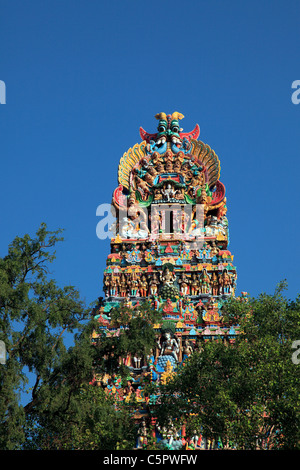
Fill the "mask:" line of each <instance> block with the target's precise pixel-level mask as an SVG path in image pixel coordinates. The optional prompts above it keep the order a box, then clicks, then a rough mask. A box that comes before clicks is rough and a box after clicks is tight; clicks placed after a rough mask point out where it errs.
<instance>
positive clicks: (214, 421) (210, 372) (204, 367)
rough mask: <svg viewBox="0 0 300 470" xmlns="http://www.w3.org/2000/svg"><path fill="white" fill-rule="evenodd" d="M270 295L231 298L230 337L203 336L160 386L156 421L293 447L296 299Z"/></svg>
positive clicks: (299, 435) (239, 444) (249, 443)
mask: <svg viewBox="0 0 300 470" xmlns="http://www.w3.org/2000/svg"><path fill="white" fill-rule="evenodd" d="M284 288H285V284H284V283H281V284H280V285H279V286H278V288H277V289H276V291H275V293H274V295H267V294H261V295H260V296H259V297H258V298H257V299H249V300H248V302H245V301H241V300H240V299H235V298H231V299H230V300H229V301H228V302H227V304H226V306H225V309H226V314H225V316H224V321H225V322H229V323H231V324H234V325H237V324H238V325H239V328H240V334H239V335H238V337H237V339H236V340H235V342H234V343H233V344H228V343H226V342H225V341H222V340H214V341H211V342H207V343H204V344H203V347H202V350H201V351H200V352H195V353H194V354H193V355H192V356H191V357H190V359H189V360H188V361H187V363H186V365H185V366H184V367H183V368H182V369H180V370H179V372H178V373H177V374H176V375H175V378H174V379H173V380H172V381H169V382H168V383H167V384H166V385H165V386H161V389H160V402H161V405H160V406H159V407H158V408H157V410H156V411H157V416H158V420H159V422H162V423H163V422H166V420H168V419H170V418H172V419H176V420H177V421H179V422H182V423H185V424H186V426H187V429H188V431H190V432H191V431H192V430H194V429H198V431H201V432H202V434H203V435H204V436H206V437H208V438H209V439H211V440H213V441H214V442H215V443H219V446H221V447H223V448H228V447H234V448H236V449H299V448H300V432H299V429H300V426H299V424H300V414H299V409H300V408H299V405H300V398H299V389H300V388H299V385H300V369H299V365H297V364H295V363H294V362H293V361H292V353H293V350H292V344H293V342H294V341H295V340H298V339H299V338H300V299H299V297H298V298H297V299H296V300H295V301H290V300H287V299H286V298H285V297H284V296H283V289H284Z"/></svg>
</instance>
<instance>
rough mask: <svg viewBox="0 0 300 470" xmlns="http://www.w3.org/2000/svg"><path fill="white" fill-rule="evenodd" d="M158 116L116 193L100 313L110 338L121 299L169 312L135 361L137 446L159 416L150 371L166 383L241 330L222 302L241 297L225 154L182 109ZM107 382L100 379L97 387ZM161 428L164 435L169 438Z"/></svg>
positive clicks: (125, 160) (119, 391)
mask: <svg viewBox="0 0 300 470" xmlns="http://www.w3.org/2000/svg"><path fill="white" fill-rule="evenodd" d="M155 118H156V119H157V121H158V126H157V132H156V133H152V134H149V133H148V132H146V131H145V130H144V129H143V128H142V127H141V128H140V137H141V139H142V141H141V143H137V144H135V145H134V146H133V147H132V148H130V149H129V150H128V151H126V152H125V153H124V154H123V156H122V157H121V159H120V163H119V168H118V186H117V188H116V189H115V190H114V192H113V197H112V210H113V212H115V215H116V223H115V225H114V227H112V231H113V236H112V238H111V252H110V254H109V255H108V257H107V267H106V269H105V271H104V282H103V289H104V294H105V296H104V299H103V300H102V302H101V305H99V307H97V309H96V310H95V318H96V319H97V321H98V322H99V326H100V327H101V331H102V332H103V331H104V332H105V334H106V335H107V336H118V335H119V334H120V328H116V327H115V325H114V324H112V322H111V318H110V312H111V310H112V309H113V308H115V307H116V306H117V305H120V303H123V304H126V305H128V308H131V309H133V311H134V308H135V306H137V305H141V304H142V303H143V302H150V303H151V305H152V306H153V308H154V309H156V310H159V311H160V312H161V314H162V319H163V320H162V322H161V323H160V324H155V325H153V327H154V329H155V331H156V333H157V345H156V350H155V351H153V355H152V356H151V357H135V356H133V357H131V355H128V357H127V358H126V365H127V366H128V370H129V374H130V383H131V385H130V386H131V393H133V394H136V397H137V400H138V401H139V402H140V403H141V409H143V411H141V414H140V420H141V430H140V433H139V437H138V438H137V448H139V447H140V448H141V447H142V446H145V443H146V435H147V419H150V418H149V414H147V406H148V405H149V401H150V403H151V397H150V399H149V397H144V396H143V377H144V375H145V374H147V376H148V377H149V371H150V372H151V380H152V381H155V382H156V383H158V384H159V382H160V381H163V380H165V379H166V377H167V376H168V374H172V373H176V369H177V367H178V366H179V365H181V364H182V363H183V362H184V360H185V358H186V357H187V356H189V355H190V354H193V351H194V349H195V348H196V347H197V345H199V344H201V342H205V341H210V340H212V339H213V338H215V337H216V336H218V337H221V338H222V339H225V338H226V340H227V341H228V342H231V341H234V338H235V336H236V334H238V331H237V329H235V328H233V327H230V328H229V327H226V325H224V324H223V322H222V306H223V303H224V301H225V300H226V298H227V297H228V296H230V295H235V288H236V279H237V274H236V268H235V267H234V265H233V255H232V254H231V252H230V251H229V249H228V247H229V228H228V220H227V217H226V213H227V201H226V196H225V186H224V184H223V183H222V182H221V181H220V179H219V178H220V161H219V158H218V156H217V155H216V154H215V152H214V151H213V150H212V149H211V148H210V147H209V146H208V145H207V144H205V143H203V142H202V141H200V140H198V137H199V134H200V128H199V126H198V124H197V125H196V126H195V128H194V130H192V131H191V132H183V129H182V128H181V127H180V121H181V120H182V119H183V118H184V116H183V115H182V114H181V113H179V112H173V114H168V115H167V114H165V113H159V114H157V115H156V116H155ZM124 327H126V325H124ZM93 340H94V341H96V340H97V334H96V333H95V334H94V338H93ZM99 380H100V379H99V378H97V377H95V379H94V382H93V383H97V381H98V383H99ZM101 380H102V382H101V384H102V386H103V384H104V386H105V387H106V389H107V393H113V394H115V395H116V396H117V398H118V399H119V400H124V399H126V396H127V393H125V386H123V384H122V381H121V380H114V381H112V380H110V378H109V377H106V378H105V379H103V377H102V378H101ZM143 418H144V419H143ZM159 432H160V431H159V429H157V430H156V434H157V435H159V436H160V439H162V440H163V439H167V437H165V436H163V433H161V434H159ZM176 442H177V443H178V447H176ZM180 442H181V441H180V439H179V440H177V441H176V439H174V440H173V447H171V448H174V449H176V448H180Z"/></svg>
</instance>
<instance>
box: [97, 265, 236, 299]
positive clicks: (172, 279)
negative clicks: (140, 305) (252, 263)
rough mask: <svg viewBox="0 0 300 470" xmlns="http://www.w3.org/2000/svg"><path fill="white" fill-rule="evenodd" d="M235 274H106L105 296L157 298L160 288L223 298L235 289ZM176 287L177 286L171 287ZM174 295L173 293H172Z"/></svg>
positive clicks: (160, 272)
mask: <svg viewBox="0 0 300 470" xmlns="http://www.w3.org/2000/svg"><path fill="white" fill-rule="evenodd" d="M235 281H236V275H235V273H231V272H228V271H227V269H224V270H223V271H222V272H221V273H218V272H216V271H213V272H212V273H211V274H209V273H208V272H207V270H206V269H203V270H202V271H201V272H200V273H198V272H193V273H191V275H188V274H186V273H185V272H183V273H182V274H181V275H180V277H178V278H177V276H176V274H175V273H174V271H171V270H170V269H169V268H165V269H164V270H163V271H157V272H154V273H151V274H145V273H138V272H136V271H132V272H131V273H124V272H123V273H121V274H115V273H106V274H105V276H104V291H105V295H106V297H127V296H128V295H129V296H133V297H148V296H157V295H159V293H160V287H161V288H163V287H174V288H175V289H178V294H179V293H181V294H182V295H192V296H198V295H201V294H211V295H213V296H216V295H224V294H231V293H232V290H233V289H234V287H235ZM174 283H177V284H178V287H177V286H176V284H175V286H174ZM174 292H176V291H174Z"/></svg>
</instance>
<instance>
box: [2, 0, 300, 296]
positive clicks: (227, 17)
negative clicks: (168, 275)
mask: <svg viewBox="0 0 300 470" xmlns="http://www.w3.org/2000/svg"><path fill="white" fill-rule="evenodd" d="M299 19H300V3H299V1H293V0H289V1H288V2H287V1H276V0H274V1H262V0H261V1H257V0H254V1H251V2H245V1H235V0H230V1H221V0H220V1H215V0H210V1H202V0H198V1H191V0H185V1H183V0H182V1H178V0H172V1H168V0H166V1H156V0H154V1H151V2H146V1H142V0H127V1H126V0H123V1H120V0H118V1H113V0H111V1H99V0H97V1H93V0H89V1H83V0H78V1H77V0H46V1H45V0H44V1H42V2H41V1H37V0H31V1H30V2H24V1H20V0H19V1H16V0H10V1H3V0H1V1H0V80H3V81H4V82H5V84H6V104H5V105H0V136H1V137H0V155H1V160H0V165H1V184H0V221H1V230H0V256H4V255H5V254H6V252H7V246H8V244H9V243H10V242H11V241H12V239H13V238H14V237H15V236H16V235H19V236H22V235H24V234H25V233H29V234H31V235H34V233H35V231H36V230H37V228H38V227H39V225H40V223H41V222H42V221H44V222H46V223H47V225H48V227H49V229H51V230H52V229H53V230H54V229H56V228H58V227H61V228H64V229H65V242H64V243H63V244H62V245H61V246H60V248H59V249H58V250H57V256H58V258H57V261H56V262H55V264H54V265H53V275H54V276H55V277H56V279H57V280H58V282H59V283H60V284H72V285H75V286H76V287H78V289H79V290H80V292H81V295H82V296H83V297H85V298H86V300H87V302H91V301H93V300H94V299H95V298H97V297H98V296H99V295H103V292H102V272H103V269H104V267H105V262H106V256H107V254H108V253H109V242H108V241H101V240H99V239H98V238H97V236H96V225H97V223H98V221H99V218H97V217H96V208H97V206H98V205H99V204H101V203H109V202H110V201H111V195H112V192H113V190H114V189H115V187H116V186H117V169H118V163H119V160H120V158H121V156H122V155H123V153H124V152H125V151H126V150H127V149H128V148H129V147H131V146H133V145H134V144H135V143H136V142H140V140H141V139H140V136H139V127H140V126H142V127H144V129H146V130H147V131H148V132H155V130H156V125H157V122H156V120H155V119H154V115H155V114H156V113H158V112H161V111H163V112H166V113H171V112H173V111H175V110H176V111H180V112H181V113H183V114H184V115H185V119H184V120H183V121H182V127H183V128H184V131H190V130H192V129H193V128H194V126H195V124H196V123H198V124H199V125H200V128H201V133H200V139H201V140H202V141H204V142H205V143H207V144H208V145H210V146H211V147H212V148H213V149H214V150H215V152H216V153H217V155H218V156H219V158H220V161H221V178H220V179H221V181H222V182H223V183H224V184H225V186H226V190H227V200H228V214H227V215H228V219H229V227H230V240H231V241H230V246H229V248H230V250H231V251H232V253H233V254H234V255H235V257H234V262H235V264H236V266H237V268H238V284H237V293H240V292H241V291H248V292H249V293H250V294H251V295H253V296H256V295H257V294H259V293H260V292H262V291H266V292H268V293H272V292H273V291H274V289H275V286H276V284H277V283H278V282H279V281H280V280H282V279H284V278H286V279H287V280H288V283H289V290H288V295H289V296H290V297H291V298H294V297H295V296H296V295H297V294H298V292H300V289H299V267H298V264H299V261H300V260H299V243H298V236H299V233H300V222H299V202H300V201H299V199H300V198H299V169H300V164H299V157H300V139H299V135H300V104H299V105H295V104H293V103H292V101H291V95H292V92H293V90H292V88H291V84H292V82H293V81H294V80H297V79H300V61H299V30H300V23H299V21H300V20H299Z"/></svg>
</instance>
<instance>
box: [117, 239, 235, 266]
mask: <svg viewBox="0 0 300 470" xmlns="http://www.w3.org/2000/svg"><path fill="white" fill-rule="evenodd" d="M224 247H226V244H225V245H224ZM224 247H222V246H221V247H220V246H219V245H218V244H217V243H216V240H212V241H210V242H205V243H204V242H203V241H202V240H200V241H199V240H196V241H192V242H188V243H187V242H185V243H184V242H183V241H180V242H179V243H177V242H176V241H173V242H165V243H164V244H162V243H160V244H158V243H157V241H156V240H153V241H152V242H151V243H149V242H143V243H134V244H132V243H124V241H123V242H122V243H115V244H113V245H112V250H111V253H112V255H111V257H110V258H109V259H110V260H113V262H114V263H115V262H116V259H117V258H116V257H114V256H113V255H114V254H118V260H121V261H122V262H123V264H124V263H127V264H131V263H134V264H136V263H140V262H141V261H143V262H146V263H147V264H153V263H155V262H156V261H157V260H158V259H159V258H160V257H161V256H162V255H167V254H168V255H169V256H173V255H174V257H175V258H176V259H177V258H180V259H182V260H187V261H192V260H194V261H195V262H197V263H198V262H201V261H203V260H206V261H207V260H214V261H216V262H219V261H221V260H222V259H223V256H224V252H225V251H226V256H227V257H229V258H230V259H231V253H230V252H229V251H228V250H224V249H223V248H224ZM144 265H145V264H144Z"/></svg>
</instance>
